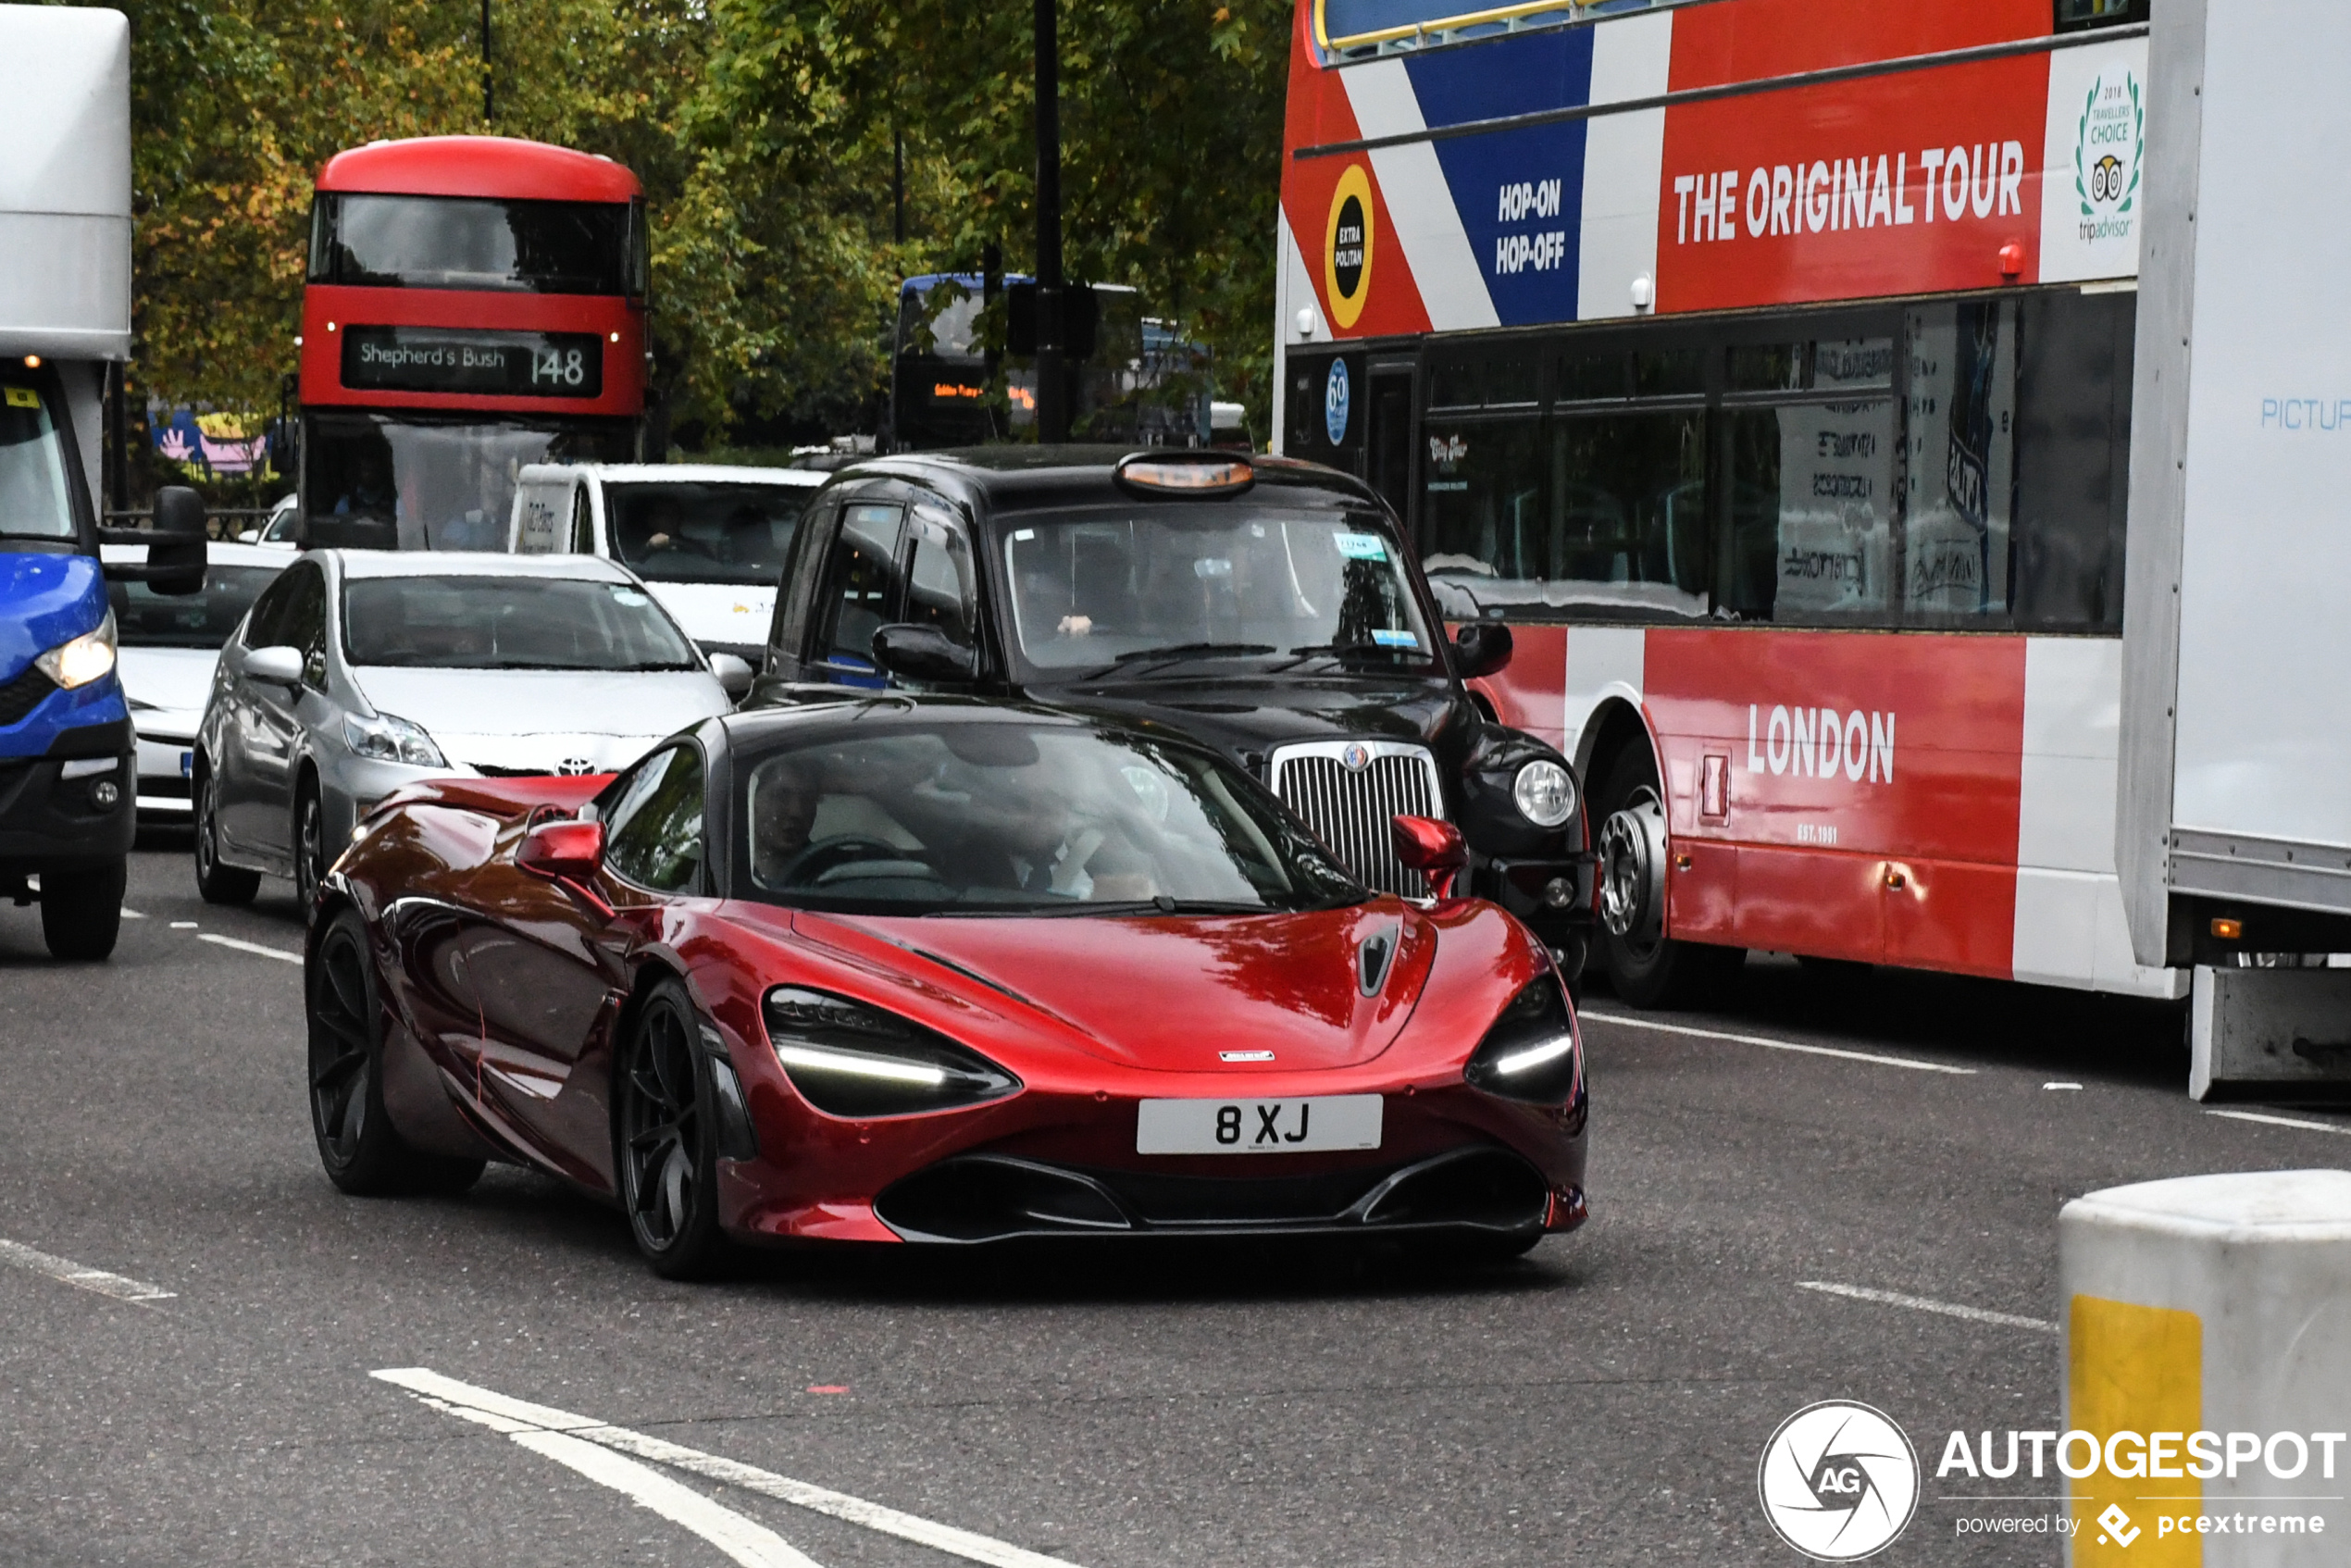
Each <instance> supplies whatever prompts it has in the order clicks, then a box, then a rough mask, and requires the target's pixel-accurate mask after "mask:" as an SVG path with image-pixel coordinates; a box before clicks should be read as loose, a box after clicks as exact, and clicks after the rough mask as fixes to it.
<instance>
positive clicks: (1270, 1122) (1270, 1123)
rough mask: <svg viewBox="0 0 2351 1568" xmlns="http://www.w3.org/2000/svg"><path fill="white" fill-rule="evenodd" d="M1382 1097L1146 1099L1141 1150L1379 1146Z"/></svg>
mask: <svg viewBox="0 0 2351 1568" xmlns="http://www.w3.org/2000/svg"><path fill="white" fill-rule="evenodd" d="M1379 1126H1380V1097H1379V1096H1378V1095H1376V1094H1326V1095H1319V1096H1317V1097H1315V1098H1313V1099H1311V1100H1146V1101H1142V1102H1141V1104H1140V1106H1139V1107H1138V1111H1137V1114H1136V1118H1135V1152H1136V1153H1138V1154H1314V1153H1322V1152H1325V1151H1330V1150H1334V1149H1377V1148H1378V1147H1379Z"/></svg>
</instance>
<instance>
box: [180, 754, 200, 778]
mask: <svg viewBox="0 0 2351 1568" xmlns="http://www.w3.org/2000/svg"><path fill="white" fill-rule="evenodd" d="M195 771H196V753H193V752H182V753H180V778H187V777H189V776H190V775H191V774H193V773H194V772H195Z"/></svg>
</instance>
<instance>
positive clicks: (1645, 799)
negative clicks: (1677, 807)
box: [1594, 746, 1747, 1008]
mask: <svg viewBox="0 0 2351 1568" xmlns="http://www.w3.org/2000/svg"><path fill="white" fill-rule="evenodd" d="M1594 816H1595V817H1596V819H1597V820H1598V822H1599V824H1600V829H1599V854H1600V866H1599V875H1600V919H1599V958H1600V961H1601V963H1602V964H1604V965H1605V966H1606V967H1607V969H1608V973H1609V978H1610V980H1611V983H1612V984H1613V985H1614V987H1615V989H1616V994H1617V995H1618V996H1619V997H1621V998H1623V1000H1624V1001H1626V1002H1630V1003H1632V1004H1633V1005H1634V1006H1636V1007H1676V1008H1686V1007H1702V1006H1705V1005H1706V1004H1707V1003H1708V1002H1712V1001H1714V1000H1715V999H1716V998H1717V997H1719V996H1720V995H1721V994H1722V992H1723V990H1725V989H1728V987H1729V984H1730V981H1731V980H1732V978H1733V977H1735V975H1736V974H1737V973H1738V970H1739V966H1740V965H1741V964H1743V963H1745V962H1746V959H1747V950H1746V949H1744V948H1735V947H1710V946H1707V945H1705V944H1703V943H1699V942H1685V941H1676V940H1673V939H1672V938H1670V937H1668V936H1666V935H1665V861H1666V855H1667V853H1668V850H1669V844H1668V840H1667V837H1666V829H1665V799H1664V795H1663V792H1662V791H1661V790H1659V789H1658V783H1657V766H1656V765H1655V764H1654V763H1652V762H1651V761H1650V760H1649V754H1648V749H1647V748H1646V747H1641V746H1628V747H1626V748H1625V749H1624V750H1623V751H1622V752H1619V753H1617V754H1616V757H1615V759H1614V760H1613V761H1612V762H1611V763H1610V765H1609V767H1608V771H1607V773H1606V775H1605V777H1604V778H1603V780H1602V783H1601V787H1600V790H1599V796H1598V805H1597V806H1596V808H1595V810H1594Z"/></svg>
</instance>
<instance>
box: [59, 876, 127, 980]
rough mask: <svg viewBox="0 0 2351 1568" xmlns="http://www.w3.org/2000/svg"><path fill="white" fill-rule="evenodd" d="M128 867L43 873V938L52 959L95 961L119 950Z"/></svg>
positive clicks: (82, 961) (81, 961)
mask: <svg viewBox="0 0 2351 1568" xmlns="http://www.w3.org/2000/svg"><path fill="white" fill-rule="evenodd" d="M127 880H128V877H127V874H126V870H125V863H124V862H122V861H119V860H118V861H113V862H111V863H109V864H107V865H93V866H84V867H82V868H81V869H80V870H76V871H44V872H43V873H42V875H41V940H43V941H44V942H45V943H47V944H48V947H49V956H50V957H52V958H62V959H66V960H68V961H70V962H80V963H93V962H95V961H96V960H98V959H101V958H104V957H106V955H107V954H108V953H110V952H114V943H115V938H116V936H117V935H118V934H119V933H120V932H121V930H122V890H123V887H124V885H125V883H126V881H127Z"/></svg>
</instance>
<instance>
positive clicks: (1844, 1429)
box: [1755, 1400, 1919, 1562]
mask: <svg viewBox="0 0 2351 1568" xmlns="http://www.w3.org/2000/svg"><path fill="white" fill-rule="evenodd" d="M1755 1489H1756V1493H1757V1495H1758V1496H1760V1498H1761V1499H1762V1500H1763V1516H1764V1517H1765V1518H1766V1519H1768V1520H1770V1521H1771V1522H1772V1528H1773V1530H1776V1531H1777V1532H1779V1537H1780V1539H1782V1540H1784V1541H1785V1542H1787V1544H1788V1545H1790V1546H1792V1547H1794V1548H1795V1549H1797V1550H1798V1551H1800V1552H1802V1553H1803V1554H1804V1555H1805V1556H1807V1557H1809V1558H1811V1559H1812V1560H1813V1561H1814V1562H1856V1561H1858V1560H1859V1559H1861V1558H1864V1557H1867V1556H1869V1555H1870V1554H1871V1553H1872V1552H1875V1551H1878V1550H1881V1549H1884V1548H1885V1547H1886V1546H1888V1545H1890V1544H1891V1543H1892V1542H1893V1540H1894V1538H1895V1537H1897V1536H1899V1535H1900V1534H1901V1533H1902V1531H1903V1529H1904V1528H1905V1527H1906V1526H1908V1525H1909V1523H1910V1517H1911V1515H1912V1514H1914V1513H1916V1512H1918V1507H1919V1456H1918V1451H1917V1450H1915V1449H1913V1448H1911V1447H1910V1439H1909V1437H1907V1436H1905V1435H1904V1433H1903V1431H1902V1428H1901V1427H1899V1426H1897V1425H1895V1424H1894V1419H1893V1417H1891V1416H1889V1415H1887V1414H1886V1413H1885V1412H1883V1411H1879V1410H1873V1409H1872V1408H1871V1407H1870V1406H1868V1405H1864V1404H1855V1403H1853V1402H1851V1401H1850V1400H1822V1402H1821V1403H1819V1404H1816V1405H1807V1406H1806V1407H1805V1408H1804V1409H1802V1410H1799V1411H1797V1412H1796V1413H1795V1414H1794V1415H1791V1416H1789V1417H1788V1418H1787V1419H1786V1420H1785V1421H1783V1422H1782V1423H1780V1429H1779V1430H1778V1431H1776V1432H1774V1433H1773V1434H1772V1440H1771V1441H1770V1442H1768V1443H1766V1444H1765V1445H1763V1460H1762V1462H1761V1463H1760V1465H1758V1466H1757V1467H1756V1473H1755Z"/></svg>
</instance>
